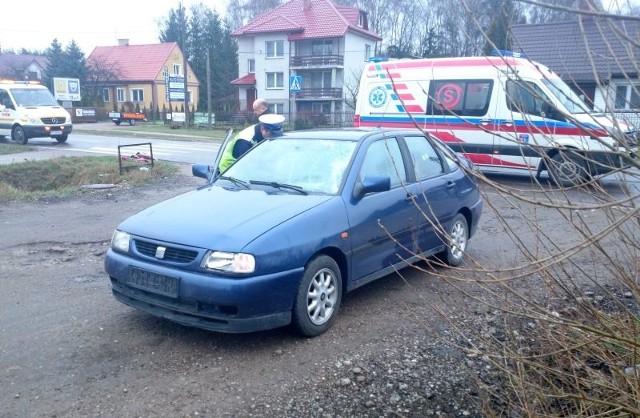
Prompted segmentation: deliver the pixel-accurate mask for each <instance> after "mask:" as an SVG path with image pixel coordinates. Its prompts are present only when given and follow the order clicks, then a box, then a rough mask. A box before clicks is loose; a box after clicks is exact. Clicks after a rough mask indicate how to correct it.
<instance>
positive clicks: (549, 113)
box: [506, 80, 564, 120]
mask: <svg viewBox="0 0 640 418" xmlns="http://www.w3.org/2000/svg"><path fill="white" fill-rule="evenodd" d="M506 90H507V107H508V108H509V110H511V111H512V112H519V113H524V114H527V115H534V116H541V117H543V118H549V119H558V120H564V118H563V117H562V115H561V114H560V112H558V111H557V109H556V108H555V107H554V106H553V105H552V104H551V103H552V102H551V101H550V100H549V98H548V97H547V95H546V94H544V92H543V91H542V90H541V89H540V87H538V86H537V85H536V84H534V83H531V82H528V81H516V80H507V85H506Z"/></svg>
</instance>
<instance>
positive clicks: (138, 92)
mask: <svg viewBox="0 0 640 418" xmlns="http://www.w3.org/2000/svg"><path fill="white" fill-rule="evenodd" d="M131 101H132V102H144V90H142V89H131Z"/></svg>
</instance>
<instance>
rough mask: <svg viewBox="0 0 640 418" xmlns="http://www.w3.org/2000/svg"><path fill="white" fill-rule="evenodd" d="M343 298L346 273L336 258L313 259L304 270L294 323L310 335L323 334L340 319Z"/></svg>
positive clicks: (322, 257) (301, 330)
mask: <svg viewBox="0 0 640 418" xmlns="http://www.w3.org/2000/svg"><path fill="white" fill-rule="evenodd" d="M341 299H342V276H341V274H340V268H338V264H336V262H335V261H334V260H333V258H331V257H328V256H326V255H321V256H318V257H316V258H313V259H312V260H311V261H310V262H309V263H308V264H307V266H306V268H305V269H304V274H303V276H302V280H301V281H300V287H299V288H298V292H297V294H296V299H295V301H294V305H293V324H294V325H295V327H296V328H297V329H298V331H299V332H300V333H301V334H302V335H304V336H307V337H315V336H316V335H320V334H322V333H323V332H325V331H326V330H328V329H329V328H331V325H333V323H334V322H335V320H336V316H337V315H338V309H339V308H340V301H341Z"/></svg>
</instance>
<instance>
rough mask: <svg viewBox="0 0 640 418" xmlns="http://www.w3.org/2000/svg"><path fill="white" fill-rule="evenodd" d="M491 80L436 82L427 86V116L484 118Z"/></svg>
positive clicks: (491, 86)
mask: <svg viewBox="0 0 640 418" xmlns="http://www.w3.org/2000/svg"><path fill="white" fill-rule="evenodd" d="M492 88H493V80H437V81H432V82H431V84H430V85H429V98H428V99H427V112H426V113H427V115H457V116H484V115H486V114H487V110H488V109H489V102H490V99H491V90H492Z"/></svg>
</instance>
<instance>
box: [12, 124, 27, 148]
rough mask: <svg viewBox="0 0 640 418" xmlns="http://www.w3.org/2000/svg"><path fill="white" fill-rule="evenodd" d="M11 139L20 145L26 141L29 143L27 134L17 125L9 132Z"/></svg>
mask: <svg viewBox="0 0 640 418" xmlns="http://www.w3.org/2000/svg"><path fill="white" fill-rule="evenodd" d="M11 139H13V140H14V141H15V142H17V143H19V144H22V145H24V144H26V143H27V141H29V138H27V134H25V133H24V129H23V128H22V126H19V125H16V126H14V127H13V129H12V130H11Z"/></svg>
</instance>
